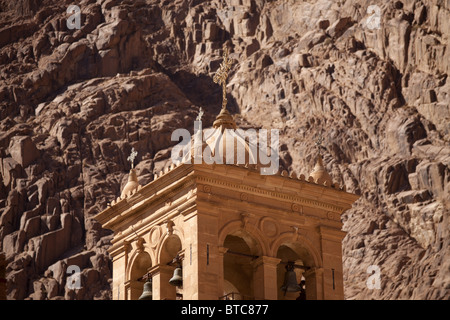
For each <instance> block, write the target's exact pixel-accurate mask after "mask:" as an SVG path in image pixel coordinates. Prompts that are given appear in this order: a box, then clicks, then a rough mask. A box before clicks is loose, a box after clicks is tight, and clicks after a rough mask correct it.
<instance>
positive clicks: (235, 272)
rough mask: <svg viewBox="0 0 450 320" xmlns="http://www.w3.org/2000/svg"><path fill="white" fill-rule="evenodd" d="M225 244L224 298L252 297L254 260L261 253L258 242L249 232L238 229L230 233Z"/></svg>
mask: <svg viewBox="0 0 450 320" xmlns="http://www.w3.org/2000/svg"><path fill="white" fill-rule="evenodd" d="M223 246H224V247H225V248H227V249H228V250H227V252H226V253H225V255H224V259H223V265H224V266H223V267H224V268H223V270H224V292H223V294H224V299H234V300H238V299H243V300H245V299H252V298H253V297H254V292H253V288H254V286H253V272H254V267H253V263H252V262H253V261H254V259H255V258H256V257H257V256H258V255H260V254H261V247H260V246H259V244H258V242H257V241H256V240H255V239H254V238H253V237H252V236H251V235H250V234H248V233H247V232H245V231H243V230H238V231H236V232H233V233H231V234H228V235H227V236H226V238H225V241H224V244H223Z"/></svg>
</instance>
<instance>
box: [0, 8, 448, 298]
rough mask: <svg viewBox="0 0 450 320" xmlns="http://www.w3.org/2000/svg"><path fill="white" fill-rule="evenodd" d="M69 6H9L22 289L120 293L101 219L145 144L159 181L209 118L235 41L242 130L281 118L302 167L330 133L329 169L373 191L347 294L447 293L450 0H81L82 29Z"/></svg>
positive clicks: (6, 44) (0, 114)
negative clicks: (73, 23) (181, 142)
mask: <svg viewBox="0 0 450 320" xmlns="http://www.w3.org/2000/svg"><path fill="white" fill-rule="evenodd" d="M70 4H71V3H69V2H67V3H66V2H61V1H51V0H42V1H38V0H21V1H16V2H9V1H0V78H1V83H0V130H1V131H0V157H1V158H0V173H1V176H2V179H1V181H0V249H1V251H4V252H5V254H6V262H7V268H6V269H7V270H6V271H7V281H8V298H9V299H63V298H65V299H110V298H111V288H110V284H111V276H112V270H111V260H110V257H109V255H108V253H107V251H106V250H107V248H108V247H109V245H110V240H111V232H110V231H108V230H103V229H102V228H101V226H100V225H99V224H98V223H97V222H96V221H95V220H94V219H93V216H94V215H95V214H97V213H98V212H100V211H101V210H102V209H104V208H105V207H106V205H107V203H108V202H111V201H112V200H113V199H115V198H116V197H117V196H119V195H120V190H122V189H123V187H124V185H125V184H126V183H127V176H128V171H129V169H130V168H129V163H128V162H127V160H126V158H127V156H128V154H129V153H130V150H131V148H134V149H135V150H137V151H138V158H137V163H138V164H137V166H136V171H137V173H138V176H139V184H141V185H145V184H146V183H148V182H150V181H151V180H152V179H153V175H154V173H158V172H160V171H161V170H162V169H164V168H165V167H166V166H167V165H168V164H169V163H170V151H171V148H172V147H173V146H174V144H175V143H176V142H173V141H171V134H172V132H173V131H174V130H175V129H177V128H186V129H188V130H191V131H192V129H193V121H194V120H195V117H196V115H197V112H198V109H199V107H202V108H203V110H206V112H205V115H204V117H203V121H204V127H208V126H211V125H212V121H213V119H214V118H215V116H216V115H217V114H218V112H219V110H220V107H221V88H220V87H219V86H217V85H216V84H214V83H213V81H212V74H213V72H214V71H215V70H217V68H218V66H219V64H220V62H221V55H222V47H223V45H224V44H225V45H226V46H228V47H229V48H230V50H231V52H232V54H231V57H232V58H234V59H235V64H234V66H233V68H232V71H231V74H230V77H229V80H230V82H229V85H228V102H229V110H230V111H231V112H232V113H233V114H234V117H235V119H236V122H237V123H238V126H241V127H249V126H252V127H255V128H268V129H270V128H277V129H280V140H281V141H280V145H281V152H280V155H281V159H280V164H281V166H282V169H284V170H287V171H293V172H296V173H298V174H301V173H303V174H307V173H309V172H311V170H312V169H313V166H314V164H315V157H316V153H315V148H314V141H315V137H316V136H317V135H318V134H319V133H322V135H323V137H324V139H325V140H324V143H323V146H324V150H323V152H322V154H323V165H324V166H325V167H326V168H327V171H328V172H329V173H330V175H331V177H332V180H333V181H337V182H339V183H340V184H342V185H345V186H346V188H347V190H349V191H352V192H358V193H360V194H361V195H362V197H361V198H360V200H359V201H358V202H357V203H356V204H355V205H354V207H353V208H352V209H351V210H349V211H348V212H346V213H345V214H344V215H343V217H342V219H343V222H344V229H345V231H347V233H348V234H347V236H346V238H345V239H344V243H343V256H344V270H345V274H344V281H345V288H346V289H345V290H346V291H345V295H346V298H348V299H396V298H401V299H448V298H450V262H449V261H450V249H449V248H450V235H449V228H448V226H449V205H450V203H449V202H450V170H449V168H450V143H449V141H450V126H449V123H450V95H449V92H450V90H449V89H450V80H449V79H448V75H449V73H450V48H449V36H450V6H449V2H448V1H441V0H402V1H381V0H373V1H365V0H364V1H357V0H350V1H333V0H318V1H288V0H283V1H259V0H226V1H218V0H213V1H202V0H191V1H156V0H146V1H143V0H133V1H131V0H130V1H116V0H97V1H94V0H83V1H80V2H79V4H78V6H79V8H80V9H81V23H80V29H76V28H75V29H69V28H68V27H67V24H66V21H67V19H68V18H69V16H70V14H71V13H66V10H67V8H68V6H69V5H70ZM369 6H370V7H369ZM374 6H376V7H374ZM373 8H375V9H373ZM72 14H73V13H72ZM263 114H264V115H265V116H264V117H262V116H261V115H263ZM73 265H75V266H78V267H79V268H80V269H81V270H82V272H81V279H80V280H81V284H82V285H81V289H73V288H72V287H71V286H70V285H69V286H68V285H67V283H68V281H71V279H70V277H69V276H70V272H68V267H69V266H73ZM370 266H377V267H378V269H377V270H379V274H380V276H381V278H380V279H381V285H380V289H374V288H371V286H368V285H367V279H368V278H369V276H370V275H371V273H370V271H369V272H368V270H372V269H371V268H370Z"/></svg>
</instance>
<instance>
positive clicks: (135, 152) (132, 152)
mask: <svg viewBox="0 0 450 320" xmlns="http://www.w3.org/2000/svg"><path fill="white" fill-rule="evenodd" d="M137 154H138V153H137V151H136V150H134V147H133V148H131V154H130V156H129V157H128V158H127V160H128V161H130V162H131V169H133V168H134V159H136V157H137Z"/></svg>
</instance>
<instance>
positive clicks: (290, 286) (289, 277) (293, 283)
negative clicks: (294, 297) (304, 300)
mask: <svg viewBox="0 0 450 320" xmlns="http://www.w3.org/2000/svg"><path fill="white" fill-rule="evenodd" d="M281 290H283V291H284V293H285V294H286V292H298V291H300V290H301V287H300V286H299V285H298V283H297V275H296V274H295V271H294V265H293V264H291V263H288V265H287V266H286V274H285V276H284V284H283V285H282V286H281Z"/></svg>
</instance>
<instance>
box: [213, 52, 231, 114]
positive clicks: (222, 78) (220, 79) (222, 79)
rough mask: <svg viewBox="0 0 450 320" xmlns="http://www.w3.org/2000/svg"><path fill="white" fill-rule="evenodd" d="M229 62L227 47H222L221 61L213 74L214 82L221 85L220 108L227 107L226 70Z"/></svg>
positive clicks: (229, 66)
mask: <svg viewBox="0 0 450 320" xmlns="http://www.w3.org/2000/svg"><path fill="white" fill-rule="evenodd" d="M231 62H232V60H231V59H230V58H228V48H227V47H224V50H223V61H222V63H221V64H220V67H219V70H217V72H216V74H215V75H214V78H213V80H214V82H215V83H217V84H220V85H222V95H223V97H222V98H223V100H222V109H226V108H227V90H226V87H227V78H228V72H229V71H230V69H231Z"/></svg>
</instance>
